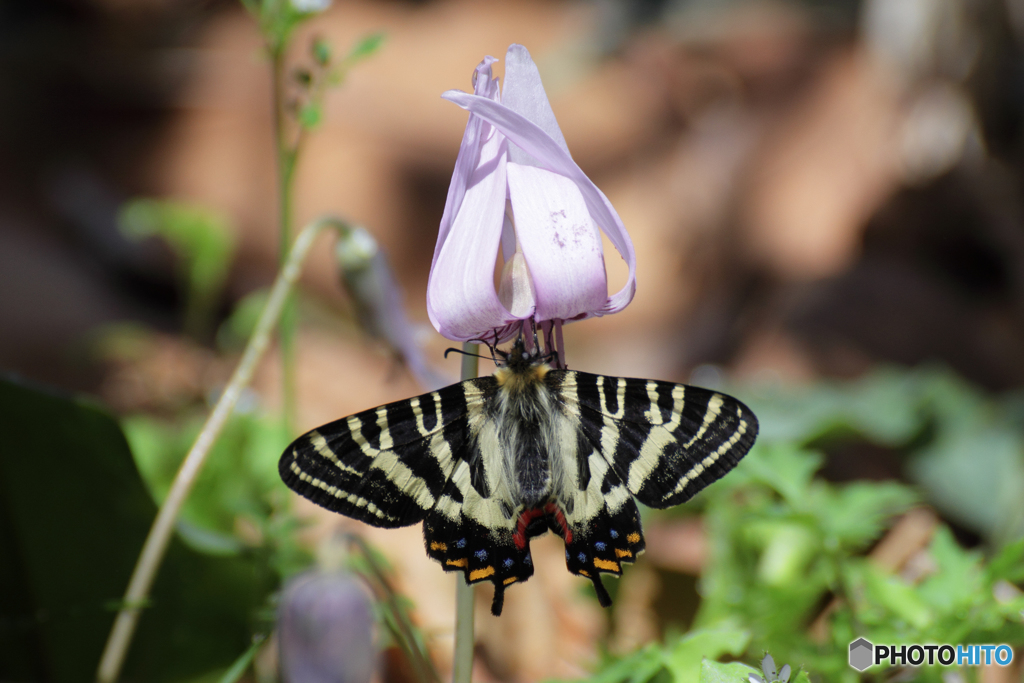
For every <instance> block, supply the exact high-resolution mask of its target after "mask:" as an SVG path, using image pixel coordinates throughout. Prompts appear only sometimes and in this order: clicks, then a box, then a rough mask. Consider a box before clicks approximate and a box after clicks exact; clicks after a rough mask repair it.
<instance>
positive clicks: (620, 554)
mask: <svg viewBox="0 0 1024 683" xmlns="http://www.w3.org/2000/svg"><path fill="white" fill-rule="evenodd" d="M615 557H633V553H631V552H629V551H628V550H623V549H622V548H616V549H615Z"/></svg>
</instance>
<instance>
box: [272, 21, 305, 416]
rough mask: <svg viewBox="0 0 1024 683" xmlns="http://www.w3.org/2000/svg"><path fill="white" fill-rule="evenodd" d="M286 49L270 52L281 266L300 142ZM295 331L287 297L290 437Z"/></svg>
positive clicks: (284, 371) (280, 44)
mask: <svg viewBox="0 0 1024 683" xmlns="http://www.w3.org/2000/svg"><path fill="white" fill-rule="evenodd" d="M287 45H288V41H286V40H280V41H277V42H276V43H274V44H273V45H271V46H270V50H269V51H270V60H271V80H272V86H273V98H274V103H273V105H274V147H275V149H276V150H277V205H278V254H279V258H280V261H281V264H284V261H285V259H286V258H287V256H288V251H289V250H290V249H291V239H292V216H293V210H292V209H293V199H294V186H295V183H294V179H295V165H296V162H297V161H298V155H299V142H298V141H296V143H295V144H294V145H293V144H291V141H290V140H289V136H288V116H287V111H286V108H287V93H286V92H285V78H286V75H285V73H286V72H285V53H286V52H287ZM300 134H301V133H300ZM296 327H297V316H296V310H295V300H294V298H293V297H288V299H287V301H285V306H284V310H283V313H282V314H281V320H280V324H279V326H278V328H279V339H280V343H281V363H282V368H281V386H282V403H283V405H284V422H285V426H286V428H287V429H288V432H289V433H294V427H295V411H296V393H297V388H296V378H295V374H296V372H295V365H296V360H295V333H296Z"/></svg>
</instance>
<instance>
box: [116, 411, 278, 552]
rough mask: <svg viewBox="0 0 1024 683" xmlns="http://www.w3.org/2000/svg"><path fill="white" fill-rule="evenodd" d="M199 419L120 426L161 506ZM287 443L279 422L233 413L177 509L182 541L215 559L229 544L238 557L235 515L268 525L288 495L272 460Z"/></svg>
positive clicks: (137, 419)
mask: <svg viewBox="0 0 1024 683" xmlns="http://www.w3.org/2000/svg"><path fill="white" fill-rule="evenodd" d="M204 420H205V415H201V414H196V415H193V416H191V417H189V418H179V419H178V420H176V421H173V422H171V421H167V420H163V419H160V418H155V417H151V416H149V415H134V416H129V417H126V418H124V419H123V420H122V425H123V427H124V431H125V435H126V436H127V438H128V442H129V443H130V444H131V446H132V452H133V453H134V455H135V461H136V463H137V464H138V467H139V470H140V471H141V473H142V475H143V479H144V480H145V481H146V483H147V485H148V486H149V489H150V491H151V492H152V495H153V498H154V499H156V500H158V501H162V500H163V499H164V497H165V496H166V495H167V491H168V490H169V489H170V486H171V483H172V482H173V480H174V477H175V475H176V473H177V471H178V468H179V467H180V465H181V463H182V461H183V460H184V459H185V455H186V454H187V452H188V449H189V448H190V447H191V445H192V443H193V441H195V437H196V435H197V434H198V433H199V430H200V428H201V427H202V424H203V422H204ZM289 441H290V435H289V434H288V431H287V429H286V428H285V426H284V423H283V422H282V421H281V420H280V419H277V418H271V417H268V416H263V415H260V414H258V413H252V412H250V413H241V414H240V413H236V414H234V415H232V417H231V418H230V419H229V420H228V422H227V424H226V425H225V426H224V430H223V431H222V432H221V436H220V438H219V439H218V440H217V442H216V443H215V444H214V446H213V448H212V449H211V451H210V455H209V457H208V458H207V462H206V465H205V467H204V468H203V471H202V472H200V474H199V477H198V478H197V480H196V482H195V485H194V486H193V489H192V493H191V495H190V496H189V499H188V500H187V501H186V502H185V504H184V506H183V507H182V511H181V516H180V522H181V523H180V524H179V527H178V528H179V531H181V530H184V534H183V538H184V540H186V541H187V542H189V544H190V545H191V546H192V547H193V548H195V549H197V550H201V551H205V552H211V551H212V552H215V553H218V554H220V553H223V552H230V551H231V547H232V543H231V541H232V540H234V547H235V548H236V551H237V549H238V541H237V539H236V538H235V530H236V528H237V525H238V520H239V517H244V518H246V519H248V520H250V521H252V522H255V523H256V524H257V526H259V527H262V526H264V525H266V524H267V523H268V522H269V518H270V516H271V514H272V512H273V510H272V507H271V505H270V504H271V503H272V502H273V501H274V500H275V499H276V500H278V501H284V500H285V499H286V498H287V495H288V490H287V488H286V487H285V485H284V483H283V482H282V481H281V479H280V477H279V476H278V474H277V461H278V459H279V458H280V456H281V453H282V452H283V451H284V449H285V448H286V447H287V446H288V443H289ZM218 548H219V549H220V550H219V551H218Z"/></svg>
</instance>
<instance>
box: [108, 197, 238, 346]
mask: <svg viewBox="0 0 1024 683" xmlns="http://www.w3.org/2000/svg"><path fill="white" fill-rule="evenodd" d="M119 221H120V228H121V232H122V233H123V234H125V235H126V236H128V237H130V238H133V239H143V238H145V237H153V236H156V237H160V238H162V239H163V240H164V241H166V242H167V244H168V245H169V246H170V247H171V249H173V251H174V253H175V255H176V256H177V257H178V264H179V265H178V267H179V271H180V278H181V280H182V285H183V287H184V289H185V291H186V299H185V320H184V327H185V331H186V332H187V333H188V334H190V335H192V336H193V337H195V338H197V339H204V338H205V337H206V335H207V334H208V333H209V332H210V331H211V329H212V325H213V319H214V315H215V313H216V309H217V305H218V303H219V302H220V296H221V293H222V290H223V287H224V282H225V280H226V279H227V275H228V270H229V269H230V268H231V262H232V259H233V258H234V254H235V240H234V236H233V233H232V232H231V229H230V227H229V225H228V223H227V219H226V218H224V217H223V216H222V215H220V214H219V213H217V212H215V211H213V210H211V209H208V208H205V207H199V206H193V205H189V204H183V203H180V202H172V201H161V200H156V199H135V200H132V201H130V202H127V203H126V204H125V205H124V206H122V207H121V213H120V217H119Z"/></svg>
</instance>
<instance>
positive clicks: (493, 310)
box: [427, 135, 517, 341]
mask: <svg viewBox="0 0 1024 683" xmlns="http://www.w3.org/2000/svg"><path fill="white" fill-rule="evenodd" d="M507 144H508V143H506V142H505V140H504V138H502V137H501V136H500V135H492V136H491V137H490V138H489V139H488V140H486V141H485V142H484V144H483V145H482V146H481V148H480V157H479V164H478V165H477V166H476V168H474V169H473V172H472V173H471V174H470V177H469V178H468V182H467V183H466V185H465V191H464V195H463V197H462V205H461V207H460V208H459V211H458V213H456V214H455V217H454V219H453V220H452V222H451V226H450V228H449V231H448V234H447V236H446V238H445V239H444V240H443V243H442V240H441V239H439V240H438V247H437V249H436V250H435V257H434V265H433V266H432V267H431V269H430V279H429V280H428V282H427V314H428V315H429V316H430V322H431V323H433V324H434V327H435V328H437V331H438V332H440V333H441V334H442V335H444V336H445V337H448V338H449V339H455V340H459V341H469V340H471V339H479V338H480V336H481V334H482V333H483V332H485V331H487V330H492V329H495V328H501V327H504V326H506V325H508V324H510V323H513V322H515V321H516V320H517V318H515V317H514V316H513V315H512V314H511V313H509V312H508V310H506V309H505V307H504V306H503V305H502V303H501V300H500V299H498V293H497V292H496V291H495V290H494V263H495V261H496V260H497V258H498V243H499V241H500V239H501V225H502V222H503V221H504V219H505V191H506V189H505V188H506V176H505V168H506V154H507V150H506V148H507Z"/></svg>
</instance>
